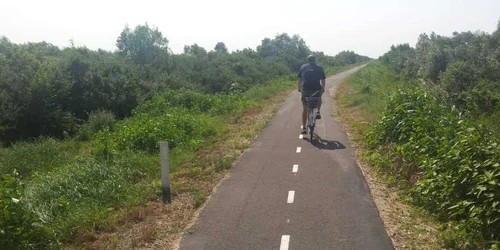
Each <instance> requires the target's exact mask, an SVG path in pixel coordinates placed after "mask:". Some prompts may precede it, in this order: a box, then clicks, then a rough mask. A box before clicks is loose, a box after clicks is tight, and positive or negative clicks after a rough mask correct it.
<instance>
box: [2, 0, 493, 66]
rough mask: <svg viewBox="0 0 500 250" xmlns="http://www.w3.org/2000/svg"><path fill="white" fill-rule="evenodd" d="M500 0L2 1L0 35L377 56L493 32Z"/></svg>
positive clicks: (94, 44) (20, 39)
mask: <svg viewBox="0 0 500 250" xmlns="http://www.w3.org/2000/svg"><path fill="white" fill-rule="evenodd" d="M499 19H500V0H467V1H465V0H453V1H452V0H399V1H398V0H344V1H338V0H301V1H297V0H286V1H284V0H252V1H238V0H205V1H199V0H176V1H172V0H163V1H153V0H140V1H139V0H136V1H128V0H120V1H118V0H99V1H96V0H86V1H81V0H80V1H71V0H64V1H63V0H0V36H2V35H4V36H6V37H7V38H9V39H10V40H11V41H12V42H15V43H24V42H28V41H32V42H35V41H36V42H38V41H43V40H44V41H47V42H50V43H53V44H55V45H58V46H69V44H70V43H69V40H70V39H73V40H74V41H75V43H76V45H85V46H87V47H89V48H91V49H97V48H102V49H106V50H115V48H116V47H115V42H116V38H117V37H118V36H119V34H120V32H121V30H122V29H123V28H124V26H125V25H126V24H128V25H129V26H130V27H135V25H137V24H143V23H145V22H147V23H148V24H149V25H150V26H154V27H158V28H159V30H160V31H161V32H162V33H163V35H164V36H165V37H167V39H168V40H169V47H170V48H171V49H172V50H173V51H174V52H175V53H180V52H182V49H183V47H184V45H186V44H193V43H198V44H199V45H201V46H203V47H205V48H206V49H207V50H211V49H213V47H214V46H215V44H216V43H217V42H219V41H222V42H224V43H225V44H226V45H227V47H228V48H229V50H236V49H242V48H246V47H250V48H253V49H255V48H256V46H257V45H259V44H260V42H261V40H262V39H263V38H265V37H270V38H271V37H274V36H275V35H276V34H277V33H282V32H286V33H288V34H290V35H291V34H299V35H300V36H301V37H303V38H304V39H305V41H306V42H307V44H308V45H309V47H310V48H311V49H312V50H318V51H324V52H325V53H327V54H330V55H334V54H336V53H338V52H340V51H342V50H354V51H355V52H357V53H359V54H363V55H368V56H370V57H378V56H379V55H381V54H383V53H384V52H386V51H387V50H388V49H389V47H390V46H391V45H392V44H397V43H410V44H411V45H412V46H414V45H415V43H416V41H417V38H418V35H419V34H420V33H423V32H426V33H430V32H431V31H435V32H436V33H438V34H440V35H451V33H452V32H453V31H467V30H472V31H475V30H482V31H486V32H488V33H491V32H493V31H494V30H495V29H496V25H497V23H498V21H499Z"/></svg>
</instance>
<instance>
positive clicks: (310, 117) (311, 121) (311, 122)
mask: <svg viewBox="0 0 500 250" xmlns="http://www.w3.org/2000/svg"><path fill="white" fill-rule="evenodd" d="M308 123H309V124H308V127H309V134H310V136H311V137H310V138H311V139H310V141H311V142H312V140H313V136H314V123H315V122H314V109H312V110H309V115H308Z"/></svg>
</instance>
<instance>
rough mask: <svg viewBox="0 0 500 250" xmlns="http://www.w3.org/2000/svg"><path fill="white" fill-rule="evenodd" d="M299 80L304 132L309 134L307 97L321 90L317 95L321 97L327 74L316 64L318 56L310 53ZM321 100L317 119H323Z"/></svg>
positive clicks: (298, 86) (300, 71)
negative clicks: (307, 126)
mask: <svg viewBox="0 0 500 250" xmlns="http://www.w3.org/2000/svg"><path fill="white" fill-rule="evenodd" d="M298 77H299V79H298V81H297V88H298V90H299V92H302V97H301V100H302V134H307V128H306V120H307V109H308V108H307V103H306V97H309V96H312V95H313V94H314V93H316V92H317V91H318V90H319V93H318V95H317V96H319V97H321V95H322V94H323V92H324V91H325V84H326V80H325V79H326V76H325V71H324V70H323V68H322V67H320V66H319V65H317V64H316V57H315V56H313V55H310V56H308V57H307V63H306V64H304V65H302V67H300V70H299V74H298ZM320 108H321V101H320V102H319V104H318V112H317V113H316V119H321V114H320Z"/></svg>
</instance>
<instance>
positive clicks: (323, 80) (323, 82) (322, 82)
mask: <svg viewBox="0 0 500 250" xmlns="http://www.w3.org/2000/svg"><path fill="white" fill-rule="evenodd" d="M321 87H323V91H325V87H326V80H325V79H321Z"/></svg>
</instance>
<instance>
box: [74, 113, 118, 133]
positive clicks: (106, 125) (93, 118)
mask: <svg viewBox="0 0 500 250" xmlns="http://www.w3.org/2000/svg"><path fill="white" fill-rule="evenodd" d="M115 123H116V118H115V115H114V114H113V112H111V111H107V110H99V111H95V112H91V113H90V115H89V120H88V121H87V122H86V123H85V124H84V125H83V126H82V128H81V129H80V134H79V136H78V137H79V138H80V139H81V140H89V139H90V138H92V136H93V135H94V134H96V133H97V132H99V131H101V130H103V129H108V130H110V131H113V128H114V125H115Z"/></svg>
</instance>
